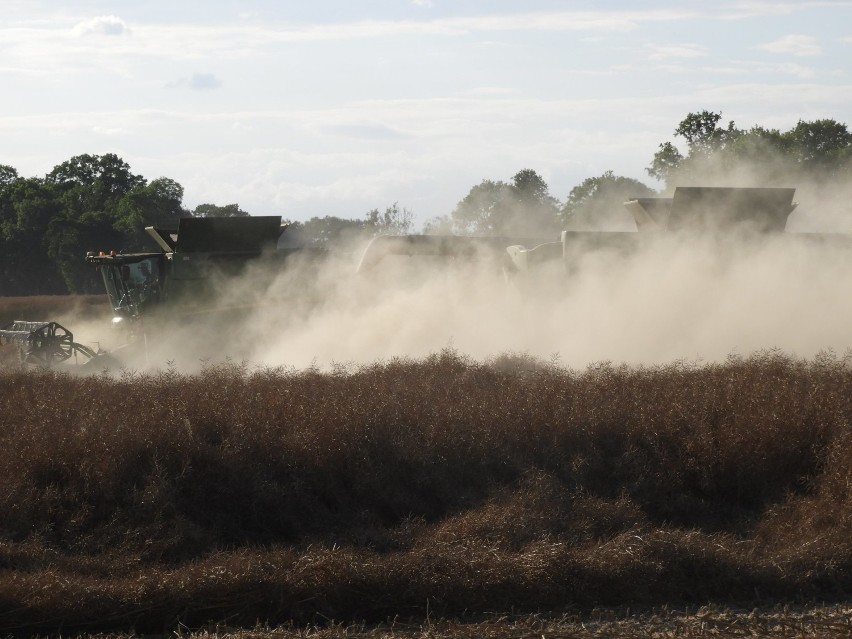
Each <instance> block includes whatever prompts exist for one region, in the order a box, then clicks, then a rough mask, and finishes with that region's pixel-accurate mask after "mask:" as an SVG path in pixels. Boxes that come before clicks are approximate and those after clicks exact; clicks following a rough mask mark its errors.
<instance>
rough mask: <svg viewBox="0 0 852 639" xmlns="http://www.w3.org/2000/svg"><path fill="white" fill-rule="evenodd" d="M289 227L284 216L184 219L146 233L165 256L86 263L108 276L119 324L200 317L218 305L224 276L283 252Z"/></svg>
mask: <svg viewBox="0 0 852 639" xmlns="http://www.w3.org/2000/svg"><path fill="white" fill-rule="evenodd" d="M284 228H285V227H283V226H282V225H281V218H280V217H278V216H263V217H246V218H182V219H181V220H180V222H179V226H178V228H177V229H163V228H157V227H147V228H146V229H145V230H146V232H147V233H148V234H149V235H150V236H151V238H152V239H153V240H154V241H155V242H156V243H157V245H158V246H159V247H160V249H161V250H160V251H159V252H156V253H115V252H110V253H104V252H101V253H99V254H95V253H89V254H87V255H86V262H87V263H89V264H92V265H94V266H95V267H96V268H97V269H98V270H99V271H100V273H101V276H102V277H103V280H104V286H105V288H106V292H107V294H108V295H109V299H110V302H111V304H112V308H113V314H114V319H113V321H114V322H116V323H121V322H125V321H128V322H130V323H133V322H135V321H137V320H139V319H141V318H143V317H144V316H146V315H149V314H150V313H152V312H154V311H156V310H157V309H159V308H161V307H168V309H169V313H170V314H181V313H191V312H194V311H195V312H198V311H201V310H203V309H204V308H205V307H204V305H205V304H208V305H209V304H210V303H212V301H211V296H212V295H213V294H214V293H215V288H216V286H217V284H219V283H220V282H221V280H220V279H219V278H220V277H221V278H224V277H233V276H236V275H238V274H240V273H242V272H244V270H245V267H246V265H247V264H248V263H250V262H251V261H253V260H254V259H257V258H260V257H262V256H264V255H274V254H276V253H279V251H275V248H276V243H277V241H278V238H279V236H280V235H281V233H282V232H283V230H284ZM284 253H287V251H285V252H284Z"/></svg>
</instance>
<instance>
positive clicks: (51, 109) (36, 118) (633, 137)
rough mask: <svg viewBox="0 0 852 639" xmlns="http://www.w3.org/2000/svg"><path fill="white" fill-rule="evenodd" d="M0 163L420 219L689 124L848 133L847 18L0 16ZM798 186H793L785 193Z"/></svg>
mask: <svg viewBox="0 0 852 639" xmlns="http://www.w3.org/2000/svg"><path fill="white" fill-rule="evenodd" d="M0 7H2V9H3V10H2V11H0V86H2V87H3V88H2V92H1V93H0V96H2V97H0V164H7V165H11V166H13V167H15V168H16V169H17V170H18V172H19V174H21V175H23V176H27V177H31V176H43V175H44V174H45V173H47V172H49V171H50V170H51V169H52V168H53V167H54V166H55V165H57V164H60V163H61V162H63V161H65V160H67V159H69V158H71V157H72V156H74V155H79V154H83V153H91V154H104V153H116V154H118V155H119V156H120V157H122V158H123V159H124V160H125V161H126V162H127V163H128V164H129V165H130V167H131V169H132V170H133V172H134V173H137V174H141V175H143V176H144V177H145V178H147V179H148V180H152V179H155V178H158V177H163V176H164V177H169V178H172V179H174V180H177V181H178V182H179V183H180V184H181V185H182V186H183V187H184V189H185V194H184V205H185V206H187V207H188V208H194V207H195V206H196V205H198V204H200V203H204V202H211V203H215V204H219V205H224V204H230V203H238V204H239V205H240V206H241V207H242V208H243V209H244V210H246V211H249V212H250V213H252V214H255V215H279V214H280V215H282V216H283V217H284V218H286V219H290V220H305V219H308V218H311V217H314V216H323V215H337V216H340V217H347V218H355V217H363V215H364V214H365V213H366V212H367V211H369V210H371V209H373V208H379V209H384V208H386V207H388V206H390V205H392V204H393V203H398V204H399V206H400V207H403V208H406V209H408V210H410V211H411V212H412V213H413V215H414V219H415V222H417V223H418V224H421V223H423V222H425V221H427V220H429V219H432V218H434V217H436V216H441V215H447V214H449V213H450V212H451V211H452V210H453V209H454V208H455V206H456V204H457V203H458V202H459V201H460V200H461V199H462V198H463V197H464V196H465V195H466V194H467V193H468V191H469V190H470V189H471V187H473V186H475V185H477V184H479V183H480V182H482V181H483V180H486V179H490V180H506V181H508V180H511V177H512V176H513V175H514V174H515V173H517V172H518V171H519V170H521V169H525V168H530V169H534V170H535V171H537V172H538V173H539V174H540V175H541V176H542V177H543V178H544V179H545V181H546V182H547V183H548V184H549V186H550V192H551V195H553V196H554V197H556V198H558V199H559V200H562V201H564V200H565V198H566V197H567V195H568V194H569V192H570V191H571V189H572V188H573V187H575V186H577V185H578V184H580V183H581V182H582V181H583V180H585V179H586V178H589V177H594V176H598V175H601V174H602V173H604V172H605V171H608V170H611V171H613V172H614V173H615V174H617V175H623V176H626V177H631V178H634V179H638V180H640V181H642V182H645V183H646V184H648V185H649V186H652V187H658V186H660V185H659V184H657V183H656V182H655V181H654V180H653V179H651V178H650V177H649V176H648V175H647V173H646V172H645V168H646V167H647V166H648V165H649V164H650V161H651V159H652V157H653V154H654V152H655V151H656V150H657V147H658V146H659V144H660V143H661V142H665V141H669V140H671V141H674V142H675V143H677V142H678V141H677V139H675V138H674V137H673V132H674V129H675V127H676V126H677V124H678V122H680V120H681V119H683V118H684V117H685V116H686V115H687V114H688V113H690V112H695V111H701V110H705V109H706V110H711V111H716V112H721V113H722V116H723V121H724V122H727V121H729V120H733V121H734V122H735V123H736V124H737V126H739V127H740V128H749V127H751V126H754V125H761V126H764V127H771V128H779V129H781V130H787V129H789V128H791V127H793V126H795V124H796V123H797V122H798V121H799V120H814V119H819V118H832V119H835V120H838V121H840V122H844V123H847V124H849V125H850V126H852V1H825V2H820V1H801V2H764V1H762V0H754V1H744V2H725V1H724V0H722V1H721V2H715V3H708V2H673V1H672V2H667V1H665V0H647V1H643V2H638V1H635V2H628V1H626V0H622V1H610V2H606V1H601V2H591V1H589V2H569V1H557V0H527V1H526V2H523V3H520V2H517V1H513V2H509V1H508V0H454V1H452V2H450V1H449V0H368V1H362V2H353V1H352V0H312V1H311V2H305V1H303V0H301V1H294V0H281V1H273V0H213V1H208V2H197V1H182V0H170V1H165V0H147V1H146V2H138V1H133V2H130V1H125V0H117V1H112V2H107V1H104V0H63V1H59V0H55V1H53V2H50V1H46V0H0ZM792 186H795V185H792Z"/></svg>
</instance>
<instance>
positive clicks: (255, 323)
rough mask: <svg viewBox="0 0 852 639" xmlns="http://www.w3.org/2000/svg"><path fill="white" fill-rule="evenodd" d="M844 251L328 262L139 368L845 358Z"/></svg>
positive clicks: (825, 247) (193, 329)
mask: <svg viewBox="0 0 852 639" xmlns="http://www.w3.org/2000/svg"><path fill="white" fill-rule="evenodd" d="M849 248H850V245H849V244H848V243H846V242H841V243H832V242H821V241H818V240H813V239H804V238H791V237H786V236H785V237H770V236H761V237H755V238H754V239H753V240H750V241H745V240H733V241H731V240H728V241H720V242H716V241H713V240H710V239H707V238H703V239H702V238H698V237H691V238H689V237H661V238H659V239H658V240H657V241H650V242H647V243H646V244H645V245H643V248H642V249H641V250H637V251H634V252H631V253H629V254H622V253H619V252H618V251H615V250H599V251H589V252H581V256H580V257H579V259H578V261H577V263H576V266H575V267H574V268H572V270H571V272H569V273H566V272H565V269H564V266H563V265H562V263H561V262H560V261H558V260H555V261H552V262H550V263H547V264H542V265H538V266H535V267H532V268H531V269H530V272H529V273H527V274H516V275H514V276H511V277H507V276H506V274H505V273H504V272H503V271H502V270H501V268H499V266H497V265H495V264H493V263H491V262H488V261H483V262H466V263H463V262H461V261H458V262H454V261H452V260H449V261H447V260H441V259H439V258H435V257H422V256H420V257H409V256H388V257H385V258H384V259H383V260H382V261H381V262H380V263H379V264H378V265H377V266H376V267H375V268H374V269H372V270H371V271H368V272H366V273H357V274H356V273H355V266H356V258H357V253H355V254H343V255H341V256H335V255H331V256H330V258H329V259H328V260H327V261H325V262H324V263H323V264H321V265H320V266H318V267H317V266H311V267H305V268H299V267H298V266H297V267H295V268H290V269H288V270H287V271H285V272H283V273H282V274H281V275H279V276H278V277H277V278H275V280H274V281H273V283H272V285H271V286H270V287H269V288H268V289H264V290H258V291H256V292H254V293H252V296H253V298H254V300H255V301H260V302H262V304H261V305H260V307H259V308H260V309H261V310H258V311H255V312H253V313H252V314H251V315H250V317H249V319H248V320H246V321H242V320H240V321H239V322H237V323H236V324H235V326H236V327H234V326H231V327H227V328H221V329H219V328H211V329H209V332H208V329H203V328H202V324H203V322H204V320H203V319H199V320H198V321H195V320H193V321H191V322H189V323H188V324H187V325H185V326H183V327H181V328H180V329H179V330H175V329H170V330H168V331H165V332H164V333H161V334H160V335H159V336H158V337H156V339H152V340H149V363H151V364H153V365H157V364H160V365H163V364H165V363H166V362H167V361H168V362H171V363H172V364H173V365H177V366H178V367H179V368H181V369H185V368H189V369H192V368H195V367H196V366H197V365H198V364H199V363H200V362H201V361H202V360H206V359H207V358H212V359H220V358H223V357H230V358H231V359H235V360H247V361H249V362H250V363H252V364H258V365H271V366H279V365H283V366H294V367H296V368H303V367H306V366H310V365H312V364H314V365H318V366H320V367H321V368H327V367H329V366H332V365H334V364H341V363H356V364H360V363H366V362H371V361H374V360H377V359H387V358H391V357H396V356H409V357H415V358H417V357H422V356H425V355H427V354H429V353H432V352H436V351H439V350H441V349H443V348H446V347H451V348H453V349H456V350H458V351H460V352H462V353H465V354H467V355H470V356H473V357H475V358H489V357H494V356H498V355H500V354H503V353H506V352H520V353H526V354H529V355H533V356H535V357H539V358H543V359H551V358H558V361H559V363H560V364H563V365H567V366H570V367H584V366H585V365H587V364H589V363H591V362H595V361H602V360H610V361H615V362H627V363H630V364H657V363H662V362H666V361H671V360H674V359H687V360H690V361H715V360H720V359H724V358H725V357H727V356H728V355H730V354H738V355H747V354H749V353H751V352H753V351H755V350H760V349H771V348H780V349H782V350H784V351H785V352H788V353H791V354H794V355H797V356H802V357H810V356H812V355H814V354H815V353H817V352H819V351H821V350H824V349H828V348H830V349H834V350H835V351H837V352H838V353H844V352H845V351H846V350H847V349H848V348H849V347H850V345H852V342H850V336H849V333H848V322H847V320H848V318H849V317H850V315H852V314H850V311H852V298H850V297H849V296H848V274H849V268H850V259H852V254H850V251H849ZM448 262H449V263H448ZM305 271H307V272H305ZM257 279H258V278H257V276H256V274H255V273H253V272H250V273H249V275H247V276H246V277H245V278H244V279H243V280H242V281H239V282H237V283H232V285H233V287H234V289H235V291H238V292H239V296H235V297H234V301H236V300H237V299H239V300H242V301H244V300H245V299H246V294H247V291H249V290H250V287H251V282H255V281H257ZM224 295H225V299H226V300H227V299H228V298H229V297H230V295H229V293H227V292H226V293H225V294H224Z"/></svg>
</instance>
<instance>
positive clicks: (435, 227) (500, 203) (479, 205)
mask: <svg viewBox="0 0 852 639" xmlns="http://www.w3.org/2000/svg"><path fill="white" fill-rule="evenodd" d="M558 213H559V202H558V201H557V200H556V199H555V198H554V197H552V196H551V195H550V190H549V187H548V185H547V183H546V182H545V181H544V179H542V177H541V176H540V175H539V174H538V173H536V172H535V171H533V170H532V169H523V170H521V171H518V172H517V173H516V174H515V175H514V176H513V177H512V180H511V182H503V181H500V180H498V181H493V180H483V181H482V182H480V183H479V184H478V185H476V186H474V187H473V188H471V190H470V192H469V193H468V194H467V195H466V196H465V197H464V199H463V200H461V201H460V202H459V203H458V205H457V206H456V208H455V210H453V212H452V213H450V215H449V216H448V217H441V218H437V219H435V220H432V221H431V222H430V224H429V226H428V228H429V230H430V231H432V232H450V233H456V234H459V235H505V236H522V237H523V236H526V237H541V236H550V235H553V234H555V233H556V232H558V229H559V220H558Z"/></svg>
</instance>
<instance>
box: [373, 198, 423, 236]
mask: <svg viewBox="0 0 852 639" xmlns="http://www.w3.org/2000/svg"><path fill="white" fill-rule="evenodd" d="M413 225H414V214H413V213H412V212H411V211H409V210H408V209H406V208H400V207H399V203H398V202H394V203H393V204H392V205H391V206H388V207H386V208H385V210H384V211H382V212H380V211H379V209H372V210H371V211H368V212H367V215H366V216H365V218H364V229H365V230H366V231H367V232H369V233H370V234H372V235H383V234H387V235H405V234H406V233H410V232H411V229H412V227H413Z"/></svg>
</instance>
